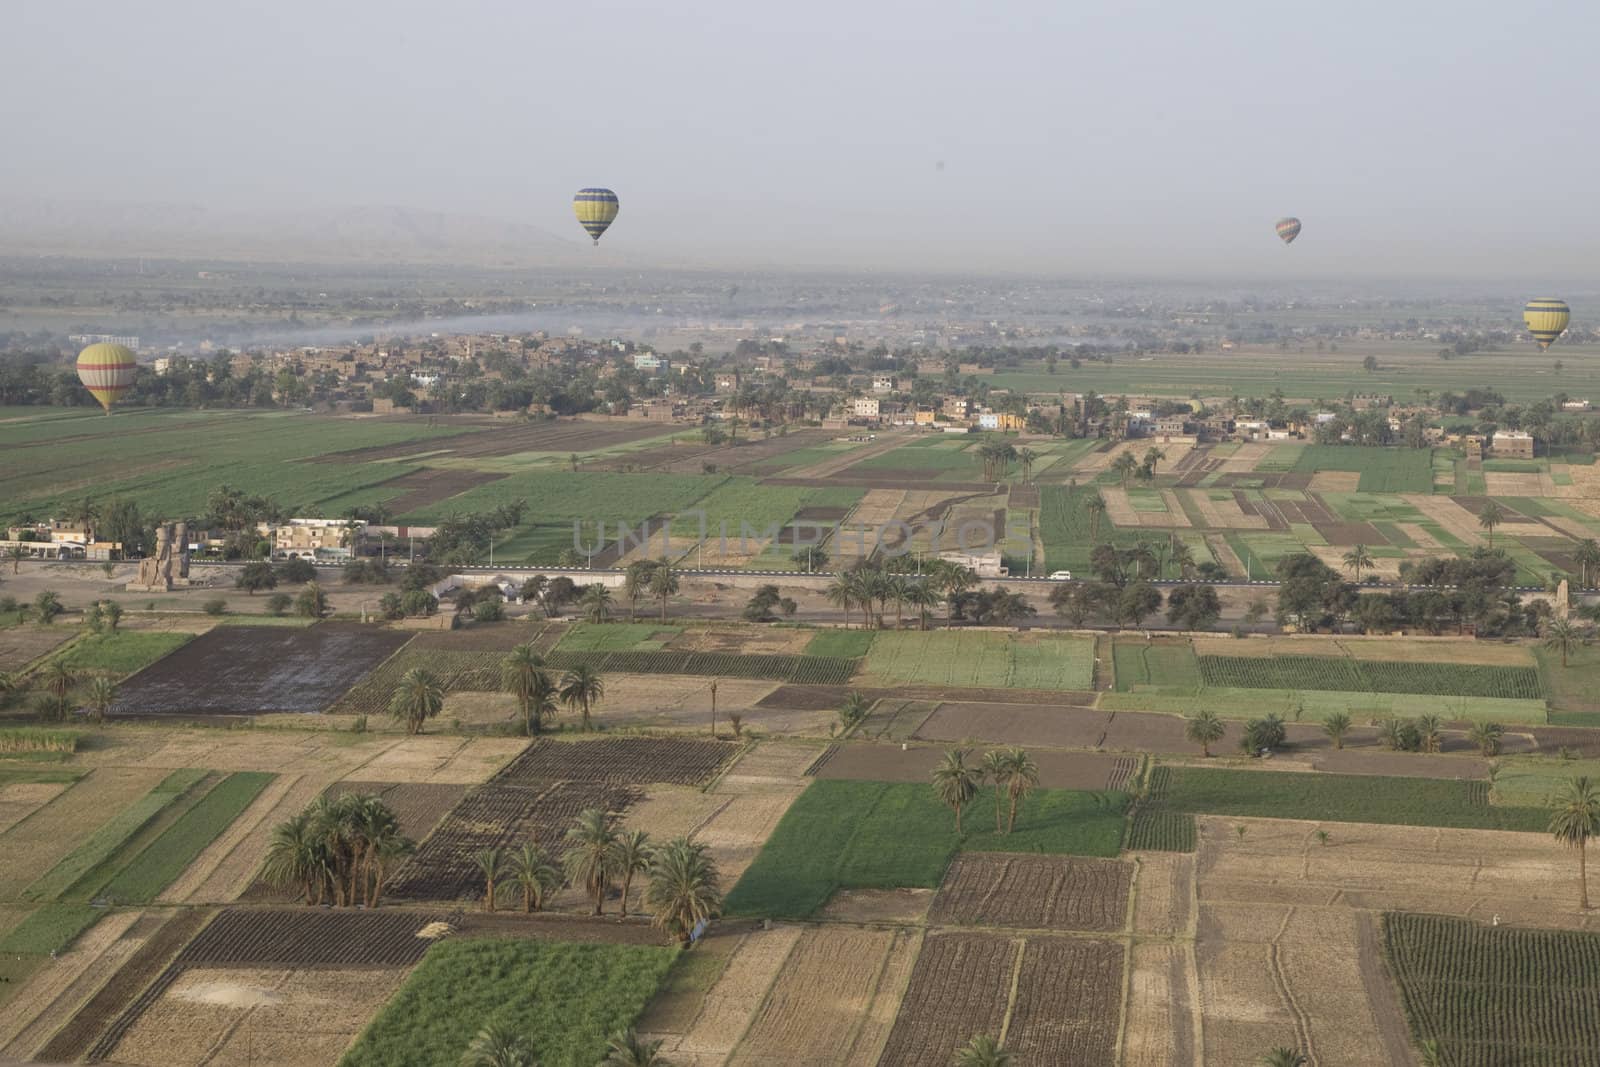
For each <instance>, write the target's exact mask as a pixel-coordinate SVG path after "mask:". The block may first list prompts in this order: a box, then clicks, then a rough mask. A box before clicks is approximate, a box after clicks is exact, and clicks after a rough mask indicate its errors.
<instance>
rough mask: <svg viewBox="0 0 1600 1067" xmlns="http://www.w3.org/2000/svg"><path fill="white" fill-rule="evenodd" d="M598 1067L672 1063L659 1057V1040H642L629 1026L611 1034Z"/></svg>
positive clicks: (647, 1066)
mask: <svg viewBox="0 0 1600 1067" xmlns="http://www.w3.org/2000/svg"><path fill="white" fill-rule="evenodd" d="M600 1067H672V1063H671V1061H669V1060H664V1059H662V1058H661V1042H659V1041H646V1040H644V1038H642V1037H640V1036H639V1035H638V1034H637V1033H635V1032H634V1030H633V1027H631V1026H630V1027H629V1028H628V1029H626V1030H624V1031H622V1032H621V1033H619V1034H614V1035H612V1037H611V1043H610V1044H609V1045H607V1046H606V1058H605V1059H603V1060H601V1061H600Z"/></svg>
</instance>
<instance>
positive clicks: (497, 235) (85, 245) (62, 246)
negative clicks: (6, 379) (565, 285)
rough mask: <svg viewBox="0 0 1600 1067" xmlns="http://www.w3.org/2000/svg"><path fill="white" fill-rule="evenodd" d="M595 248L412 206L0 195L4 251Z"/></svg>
mask: <svg viewBox="0 0 1600 1067" xmlns="http://www.w3.org/2000/svg"><path fill="white" fill-rule="evenodd" d="M574 229H576V224H574ZM578 236H579V237H582V234H581V232H580V233H579V234H578ZM589 251H590V249H589V248H588V247H587V241H580V240H578V239H577V238H574V239H572V240H563V239H561V238H560V237H557V236H556V235H554V234H552V233H550V232H549V231H547V230H542V229H539V228H538V227H536V226H529V225H526V224H524V223H517V222H506V221H503V220H499V219H490V218H483V217H480V216H474V215H458V214H451V213H445V212H437V211H419V210H415V209H412V208H404V207H392V206H385V207H351V208H323V209H310V210H304V211H294V212H289V211H284V212H243V211H219V210H214V209H210V208H206V207H202V206H199V205H194V204H179V203H148V204H143V203H125V202H124V203H115V202H113V203H72V202H66V201H51V200H24V199H16V198H4V197H0V255H63V256H149V257H152V258H174V259H217V260H230V261H241V262H250V261H283V262H304V263H310V262H325V263H352V264H360V263H377V262H382V263H415V264H438V265H447V264H448V265H458V266H482V267H548V266H562V265H565V264H568V263H574V264H576V263H580V262H592V261H593V258H592V256H590V257H585V258H580V257H584V254H585V253H587V252H589Z"/></svg>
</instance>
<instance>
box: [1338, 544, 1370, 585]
mask: <svg viewBox="0 0 1600 1067" xmlns="http://www.w3.org/2000/svg"><path fill="white" fill-rule="evenodd" d="M1344 566H1345V570H1347V571H1349V572H1350V574H1351V576H1352V577H1353V578H1355V580H1356V584H1357V585H1360V584H1361V572H1362V571H1364V570H1371V569H1372V553H1371V552H1368V551H1367V546H1366V545H1356V546H1355V547H1354V548H1352V549H1351V550H1350V551H1348V552H1346V553H1345V554H1344Z"/></svg>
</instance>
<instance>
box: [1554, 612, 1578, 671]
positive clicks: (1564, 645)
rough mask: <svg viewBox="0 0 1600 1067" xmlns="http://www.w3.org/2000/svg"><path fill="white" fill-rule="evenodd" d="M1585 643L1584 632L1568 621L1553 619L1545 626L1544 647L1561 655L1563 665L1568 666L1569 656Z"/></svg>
mask: <svg viewBox="0 0 1600 1067" xmlns="http://www.w3.org/2000/svg"><path fill="white" fill-rule="evenodd" d="M1582 643H1583V632H1582V631H1581V630H1579V629H1578V628H1577V627H1576V626H1574V625H1572V623H1571V621H1570V620H1567V619H1551V620H1550V621H1549V622H1547V623H1545V624H1544V647H1545V648H1548V649H1550V650H1551V651H1552V652H1554V651H1559V652H1560V653H1561V665H1562V666H1563V667H1565V666H1566V665H1567V656H1568V655H1570V654H1571V653H1572V651H1573V650H1574V649H1576V648H1577V647H1578V646H1579V645H1581V644H1582Z"/></svg>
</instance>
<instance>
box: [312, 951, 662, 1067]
mask: <svg viewBox="0 0 1600 1067" xmlns="http://www.w3.org/2000/svg"><path fill="white" fill-rule="evenodd" d="M677 955H678V950H677V949H676V948H656V947H653V946H641V945H605V944H567V943H564V942H559V941H545V940H521V939H504V940H500V939H496V940H461V941H456V940H445V941H441V942H439V943H438V944H436V945H434V946H433V947H432V948H431V949H429V950H428V954H427V955H426V956H424V957H423V960H422V963H421V964H420V965H419V966H418V967H417V969H416V971H415V972H413V973H412V975H411V977H410V978H409V979H407V980H406V984H405V985H404V986H402V987H401V989H400V992H399V993H397V994H396V995H395V996H394V998H393V999H391V1000H390V1001H389V1003H388V1005H387V1006H386V1007H385V1008H384V1009H383V1011H382V1013H380V1014H379V1015H378V1017H377V1019H375V1020H373V1022H372V1024H371V1025H370V1026H368V1027H367V1029H366V1032H365V1033H363V1034H362V1035H361V1037H360V1038H358V1039H357V1040H356V1043H355V1044H354V1045H353V1046H352V1047H351V1048H350V1050H349V1051H348V1052H346V1053H345V1055H344V1057H343V1058H342V1059H341V1060H340V1061H339V1062H340V1064H341V1067H439V1065H440V1064H455V1063H459V1062H460V1061H461V1058H462V1053H464V1052H465V1051H466V1048H467V1046H468V1045H469V1044H470V1043H471V1041H472V1038H473V1036H474V1035H475V1034H476V1033H477V1032H478V1031H479V1030H481V1029H483V1028H484V1027H485V1026H488V1025H490V1024H491V1023H498V1024H500V1025H503V1026H508V1027H510V1028H511V1029H513V1030H514V1031H515V1032H516V1033H519V1034H522V1035H524V1036H526V1037H527V1038H528V1039H529V1040H530V1041H532V1043H533V1046H534V1049H535V1050H536V1052H537V1054H538V1057H539V1063H540V1065H541V1067H593V1064H595V1063H597V1062H599V1061H600V1060H601V1059H602V1058H603V1057H604V1056H605V1051H606V1041H607V1039H608V1037H609V1036H610V1035H611V1034H613V1033H615V1032H617V1031H619V1030H623V1029H626V1028H627V1027H629V1026H632V1025H633V1022H634V1020H635V1019H637V1018H638V1017H639V1014H640V1013H641V1012H642V1011H643V1010H644V1007H645V1004H646V1003H648V1002H649V1000H650V998H651V996H652V995H654V993H655V991H656V989H657V987H658V986H659V985H660V983H661V981H662V979H663V978H664V977H665V975H666V973H667V969H668V968H669V967H670V966H671V965H672V961H673V959H674V958H675V957H676V956H677Z"/></svg>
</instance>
